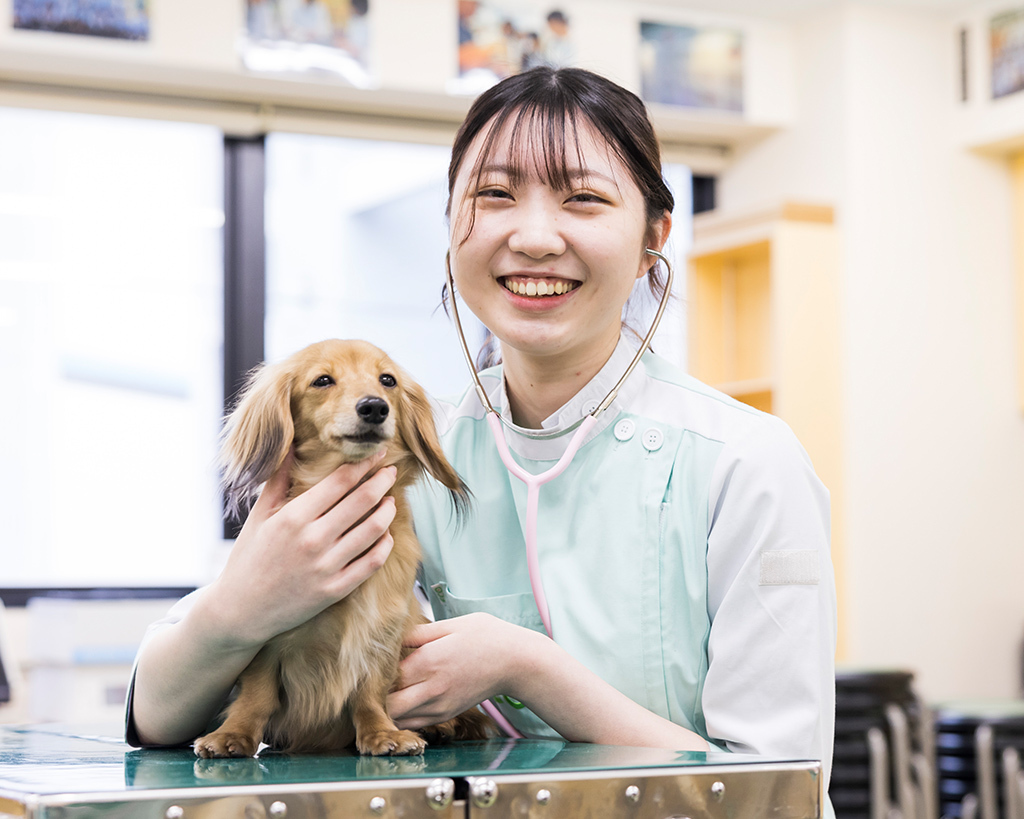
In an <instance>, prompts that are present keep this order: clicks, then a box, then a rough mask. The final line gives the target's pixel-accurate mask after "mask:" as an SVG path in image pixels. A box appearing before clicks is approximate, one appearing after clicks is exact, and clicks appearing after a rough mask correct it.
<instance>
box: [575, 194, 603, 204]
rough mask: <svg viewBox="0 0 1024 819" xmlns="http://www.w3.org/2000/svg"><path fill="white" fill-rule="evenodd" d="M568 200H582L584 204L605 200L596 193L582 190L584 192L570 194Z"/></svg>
mask: <svg viewBox="0 0 1024 819" xmlns="http://www.w3.org/2000/svg"><path fill="white" fill-rule="evenodd" d="M569 201H570V202H582V203H584V204H590V203H592V202H595V203H600V202H605V201H607V200H605V199H602V198H601V197H600V196H598V195H597V194H596V193H585V192H584V193H574V194H573V195H572V196H570V197H569Z"/></svg>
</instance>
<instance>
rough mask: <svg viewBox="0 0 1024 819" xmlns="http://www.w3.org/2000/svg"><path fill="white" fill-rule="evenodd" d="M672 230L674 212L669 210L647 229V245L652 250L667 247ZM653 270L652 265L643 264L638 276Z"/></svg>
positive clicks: (640, 276)
mask: <svg viewBox="0 0 1024 819" xmlns="http://www.w3.org/2000/svg"><path fill="white" fill-rule="evenodd" d="M671 232H672V214H671V213H670V212H669V211H667V210H666V211H665V212H664V213H662V215H661V217H660V218H658V219H655V220H654V221H653V222H652V223H651V225H650V227H649V228H648V229H647V244H646V245H645V247H649V248H650V249H651V250H657V251H659V252H660V251H661V249H662V248H663V247H665V243H666V242H667V241H668V236H669V234H670V233H671ZM650 270H651V265H641V268H640V271H639V272H638V273H637V278H638V279H641V278H643V277H644V276H646V275H647V274H648V273H649V272H650Z"/></svg>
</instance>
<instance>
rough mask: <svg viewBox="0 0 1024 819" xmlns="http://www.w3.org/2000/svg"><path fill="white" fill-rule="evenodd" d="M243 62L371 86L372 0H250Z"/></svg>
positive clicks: (253, 67) (257, 68)
mask: <svg viewBox="0 0 1024 819" xmlns="http://www.w3.org/2000/svg"><path fill="white" fill-rule="evenodd" d="M245 5H246V9H245V11H246V17H245V20H246V31H245V38H244V40H243V43H242V63H243V64H244V65H245V67H246V68H248V69H249V70H251V71H263V72H283V73H288V72H296V71H298V72H313V73H321V74H327V75H331V76H335V77H340V78H341V79H343V80H345V81H346V82H348V83H349V84H351V85H354V86H356V87H357V88H368V87H370V86H371V85H372V82H371V77H370V71H369V53H368V52H369V39H370V3H369V0H246V4H245Z"/></svg>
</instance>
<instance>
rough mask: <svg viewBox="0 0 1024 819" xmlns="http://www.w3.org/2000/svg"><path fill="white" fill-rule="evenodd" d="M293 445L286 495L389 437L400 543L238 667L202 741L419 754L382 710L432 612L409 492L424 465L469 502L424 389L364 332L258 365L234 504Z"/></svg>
mask: <svg viewBox="0 0 1024 819" xmlns="http://www.w3.org/2000/svg"><path fill="white" fill-rule="evenodd" d="M293 443H294V446H295V457H294V465H293V467H292V471H291V490H290V493H289V497H295V496H296V495H299V494H301V493H302V492H304V491H306V490H307V489H309V488H310V487H311V486H313V485H314V484H315V483H317V482H318V481H320V480H322V479H323V478H325V477H326V476H327V475H329V474H330V473H331V472H332V471H334V470H335V469H336V468H337V467H338V466H340V465H341V464H343V463H354V462H356V461H360V460H362V459H364V458H366V457H368V456H370V455H371V454H373V453H374V452H377V451H378V450H379V449H380V448H381V447H386V448H387V455H386V457H385V459H384V461H383V463H382V464H381V465H382V466H384V465H388V464H394V465H395V466H396V467H397V470H398V475H397V480H396V482H395V485H394V488H393V490H392V492H391V494H392V495H393V496H394V498H395V502H396V514H395V519H394V521H393V523H392V524H391V527H390V531H391V534H392V537H393V538H394V547H393V548H392V551H391V554H390V555H389V556H388V558H387V560H386V561H385V563H384V565H383V566H382V567H381V568H380V569H379V570H378V571H377V572H375V573H374V574H373V575H372V576H371V577H370V578H369V579H368V580H366V581H365V582H364V583H362V584H361V585H360V586H359V587H358V588H357V589H356V590H355V591H353V592H352V593H351V594H350V595H348V596H347V597H346V598H344V599H343V600H341V601H340V602H338V603H335V604H334V605H333V606H331V607H329V608H327V609H326V610H324V611H323V612H321V613H320V614H318V615H316V616H315V617H313V619H311V620H310V621H309V622H307V623H305V624H304V625H301V626H299V627H297V628H294V629H292V630H290V631H287V632H285V633H283V634H280V635H278V636H277V637H274V638H273V639H272V640H271V641H270V642H268V643H267V644H266V645H265V646H264V647H263V648H262V649H261V650H260V652H259V654H257V655H256V657H255V658H254V659H253V660H252V662H251V663H250V664H249V666H248V667H247V668H246V669H245V671H244V672H243V673H242V675H241V677H239V680H238V687H239V693H238V696H237V698H236V699H235V700H234V701H233V702H232V703H231V705H230V706H229V707H228V710H227V712H226V719H225V721H224V723H223V725H222V726H221V727H220V728H219V729H218V730H217V731H215V732H213V733H211V734H208V735H206V736H204V737H201V738H200V739H198V740H196V742H195V752H196V754H197V755H199V756H201V757H236V756H251V755H253V754H254V753H255V752H256V751H257V749H258V747H259V744H260V741H261V740H262V741H265V742H267V743H268V744H269V745H271V746H272V747H274V748H276V749H281V750H285V751H289V752H315V751H332V750H339V749H342V748H345V747H348V746H350V745H351V744H352V742H353V741H354V742H355V745H356V747H357V748H358V750H359V751H360V753H363V754H375V755H376V754H418V753H421V752H422V751H423V748H424V746H425V744H426V743H425V740H424V738H423V737H421V736H420V735H419V734H418V733H415V732H413V731H403V730H399V729H398V728H397V727H396V726H395V724H394V722H393V721H392V720H391V718H390V717H389V716H388V713H387V709H386V698H387V694H388V692H389V691H390V689H391V687H392V686H393V684H394V683H395V680H396V678H397V674H398V662H399V660H400V658H401V654H402V638H403V635H404V634H405V633H406V631H407V630H408V629H409V628H410V627H411V626H412V625H414V624H415V623H420V622H425V618H424V617H423V615H422V613H421V612H420V609H419V604H418V603H417V601H416V599H415V597H414V592H413V588H414V581H415V577H416V571H417V567H418V565H419V561H420V547H419V543H418V542H417V540H416V536H415V534H414V532H413V526H412V518H411V515H410V511H409V507H408V505H407V503H406V501H405V497H404V490H405V489H406V487H408V486H409V485H410V484H411V483H413V482H414V481H415V480H416V479H417V478H418V477H419V476H420V475H421V474H422V472H423V471H424V470H425V471H426V472H428V473H430V474H431V475H432V476H433V477H434V478H436V479H437V480H438V481H440V482H441V483H442V484H444V486H446V487H447V488H448V489H449V491H450V492H451V493H452V498H453V500H454V501H455V504H456V511H461V510H462V509H463V508H464V507H465V505H466V502H467V498H468V492H467V490H466V487H465V485H464V484H463V483H462V480H461V479H460V478H459V476H458V475H457V474H456V472H455V470H454V469H452V467H451V465H450V464H449V463H448V461H447V460H446V459H445V457H444V454H443V453H442V451H441V447H440V443H439V441H438V438H437V433H436V431H435V428H434V422H433V417H432V413H431V408H430V404H429V402H428V400H427V398H426V395H425V393H424V392H423V390H422V388H421V387H419V385H417V384H416V383H415V382H414V381H413V380H412V379H410V378H409V377H408V376H406V375H405V373H404V372H402V370H400V369H399V368H398V367H397V366H396V365H395V364H394V363H393V362H392V361H391V359H389V358H388V357H387V355H386V354H385V353H383V352H382V351H381V350H379V349H377V348H376V347H374V346H373V345H372V344H369V343H367V342H364V341H338V340H331V341H324V342H320V343H318V344H313V345H311V346H309V347H307V348H305V349H303V350H301V351H299V352H298V353H296V354H295V355H293V356H292V357H291V358H289V359H287V360H286V361H284V362H282V363H280V364H274V365H269V366H266V367H263V368H262V369H259V370H257V371H255V373H254V375H253V376H252V377H251V379H250V382H249V384H248V386H247V387H246V390H245V392H244V393H243V397H242V399H241V400H240V402H239V403H238V406H237V408H236V409H235V411H234V412H233V413H232V415H231V417H230V418H229V419H228V423H227V426H226V429H225V438H224V446H223V450H222V466H223V469H224V485H225V488H226V492H227V496H228V500H229V504H234V505H238V504H241V503H242V502H244V501H245V500H247V499H250V498H252V497H253V496H255V494H256V492H257V491H258V487H259V485H260V484H261V483H263V482H265V481H266V480H267V479H268V478H269V477H270V476H271V475H272V474H273V473H274V472H275V470H276V469H277V468H278V467H279V466H280V465H281V463H282V462H283V461H284V459H285V457H286V456H287V454H288V451H289V449H290V447H291V446H292V444H293ZM254 604H255V605H259V601H255V603H254ZM491 724H492V723H491V722H490V720H489V718H487V717H485V716H484V715H483V714H481V713H480V712H478V711H475V710H471V711H467V712H466V713H465V714H463V715H461V716H459V717H456V718H455V719H454V720H450V721H449V722H447V723H444V724H442V725H440V726H434V727H433V728H432V729H428V730H427V731H425V732H424V733H427V734H428V735H430V736H431V738H440V739H448V738H460V739H461V738H484V737H486V736H487V735H488V733H489V731H490V726H491Z"/></svg>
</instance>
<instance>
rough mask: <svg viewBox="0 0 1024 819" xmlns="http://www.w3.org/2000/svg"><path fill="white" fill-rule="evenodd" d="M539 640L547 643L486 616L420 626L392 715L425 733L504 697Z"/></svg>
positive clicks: (410, 643) (411, 639) (410, 642)
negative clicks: (522, 661)
mask: <svg viewBox="0 0 1024 819" xmlns="http://www.w3.org/2000/svg"><path fill="white" fill-rule="evenodd" d="M537 638H539V639H544V640H546V639H547V638H546V637H542V635H539V634H537V633H536V632H533V631H530V630H529V629H525V628H522V627H521V626H515V625H512V624H511V623H506V622H505V621H504V620H499V619H498V618H497V617H492V616H491V615H489V614H481V613H476V614H467V615H465V616H463V617H454V618H452V619H450V620H440V621H438V622H436V623H428V624H426V625H422V626H417V627H415V628H414V629H413V630H412V631H411V632H409V634H407V635H406V639H405V644H406V646H407V647H409V648H415V650H414V651H413V652H412V653H411V654H410V655H409V656H408V657H406V658H405V659H404V660H402V663H401V665H400V666H399V682H398V686H397V688H396V690H395V691H393V692H392V693H391V694H390V695H389V696H388V713H389V714H390V715H391V718H392V719H394V720H395V724H396V725H398V727H399V728H408V729H416V728H423V727H425V726H427V725H435V724H437V723H439V722H444V721H445V720H447V719H450V718H452V717H454V716H456V715H458V714H461V713H462V712H463V711H465V710H466V709H467V708H472V707H473V706H475V705H477V704H478V703H480V702H483V701H484V700H487V699H490V698H491V697H493V696H495V695H497V694H502V693H505V688H506V686H509V685H512V686H514V685H515V682H514V679H513V677H514V671H515V668H516V666H517V661H516V657H518V656H522V655H523V653H524V652H525V651H527V650H528V646H529V644H530V642H531V641H532V640H534V639H537ZM508 693H512V692H511V691H509V692H508Z"/></svg>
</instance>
